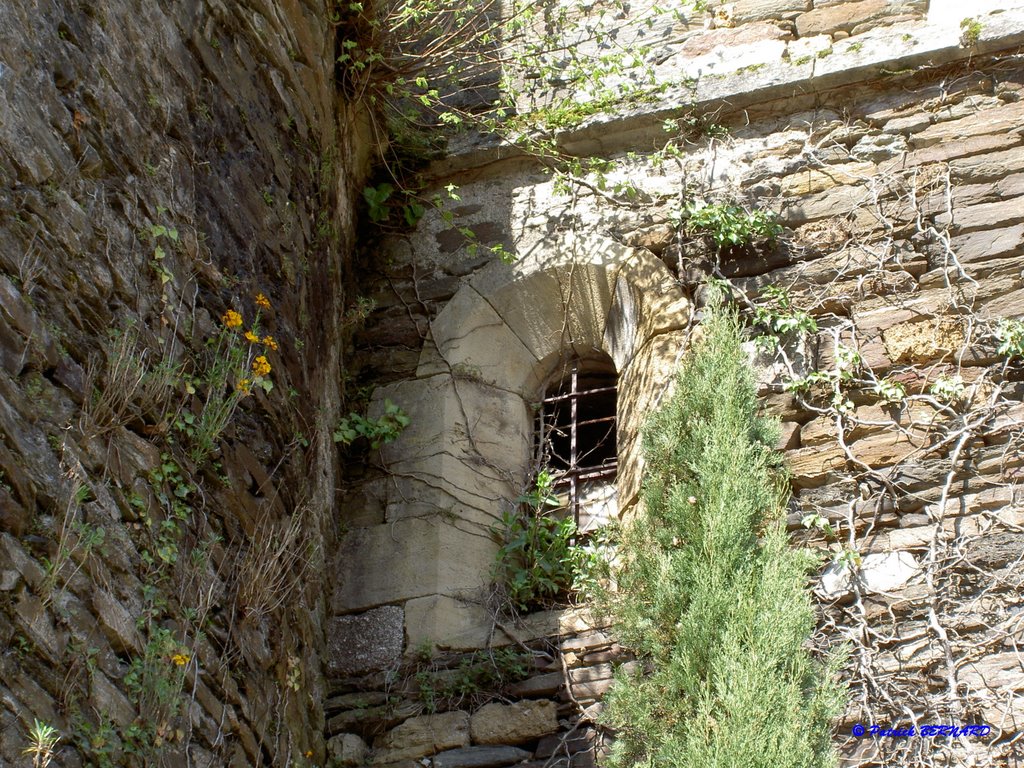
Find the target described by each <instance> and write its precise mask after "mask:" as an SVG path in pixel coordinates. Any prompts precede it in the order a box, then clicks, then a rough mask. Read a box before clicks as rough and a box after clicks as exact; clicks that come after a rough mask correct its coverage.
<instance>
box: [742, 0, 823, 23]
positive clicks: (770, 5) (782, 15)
mask: <svg viewBox="0 0 1024 768" xmlns="http://www.w3.org/2000/svg"><path fill="white" fill-rule="evenodd" d="M730 5H732V13H731V14H730V17H731V19H732V21H733V22H734V23H735V24H737V25H740V24H748V23H750V22H752V21H777V20H781V19H791V18H793V17H795V16H797V15H799V14H801V13H803V12H805V11H809V10H810V9H811V2H810V0H736V2H735V3H731V4H730Z"/></svg>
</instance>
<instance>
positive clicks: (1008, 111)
mask: <svg viewBox="0 0 1024 768" xmlns="http://www.w3.org/2000/svg"><path fill="white" fill-rule="evenodd" d="M981 114H982V112H981V110H979V112H978V114H976V115H972V116H970V117H966V118H963V119H961V120H946V121H943V122H941V123H936V124H935V125H933V126H931V127H929V128H926V129H925V130H923V131H921V132H920V133H916V134H914V137H913V140H912V145H913V146H914V148H918V147H929V146H931V145H933V144H938V143H941V142H944V141H963V140H964V139H966V138H967V137H969V136H975V135H981V134H988V133H1005V132H1007V131H1011V130H1014V129H1017V128H1019V127H1020V124H1021V121H1022V120H1024V102H1015V103H1012V104H1006V105H1003V106H1000V107H996V108H994V109H986V110H984V117H981Z"/></svg>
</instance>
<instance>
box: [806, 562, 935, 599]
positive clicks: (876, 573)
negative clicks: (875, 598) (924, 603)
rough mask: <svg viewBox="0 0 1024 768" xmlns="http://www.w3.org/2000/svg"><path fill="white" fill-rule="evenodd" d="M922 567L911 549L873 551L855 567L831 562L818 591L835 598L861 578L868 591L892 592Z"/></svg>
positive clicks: (862, 585) (848, 590)
mask: <svg viewBox="0 0 1024 768" xmlns="http://www.w3.org/2000/svg"><path fill="white" fill-rule="evenodd" d="M919 568H920V565H919V563H918V562H917V558H915V557H914V556H913V555H912V554H910V553H909V552H888V553H873V554H870V555H867V556H866V557H864V558H863V561H862V562H861V564H860V566H858V567H857V568H855V569H854V568H850V567H849V566H847V565H845V564H841V563H831V564H829V566H828V567H827V568H825V571H824V573H822V575H821V580H820V581H819V583H818V586H817V587H815V591H816V592H817V593H818V594H819V595H821V596H822V597H824V598H825V599H828V600H834V599H836V598H839V597H842V596H844V595H847V594H849V593H850V592H851V591H852V590H853V584H854V580H857V581H859V582H860V585H861V589H862V590H863V591H864V592H865V593H878V592H892V591H893V590H895V589H899V588H900V587H902V586H903V585H904V584H906V583H907V582H908V581H909V580H910V579H911V578H913V577H914V575H915V574H916V573H917V572H918V570H919Z"/></svg>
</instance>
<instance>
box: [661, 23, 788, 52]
mask: <svg viewBox="0 0 1024 768" xmlns="http://www.w3.org/2000/svg"><path fill="white" fill-rule="evenodd" d="M784 37H785V33H784V32H783V31H782V30H781V29H779V28H778V27H777V26H775V25H774V24H768V23H759V24H745V25H743V26H740V27H736V28H734V29H729V28H723V29H715V30H712V31H711V32H708V33H707V34H704V35H698V36H696V37H691V38H690V39H689V40H687V41H686V42H685V43H683V46H682V48H681V49H680V54H681V55H682V56H685V57H688V58H697V57H698V56H704V55H706V54H709V53H711V52H712V51H714V50H715V49H716V48H721V49H723V50H728V49H730V48H734V47H735V46H740V45H746V44H749V43H756V42H760V41H762V40H781V39H782V38H784Z"/></svg>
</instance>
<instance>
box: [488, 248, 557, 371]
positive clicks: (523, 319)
mask: <svg viewBox="0 0 1024 768" xmlns="http://www.w3.org/2000/svg"><path fill="white" fill-rule="evenodd" d="M470 284H471V285H472V286H473V287H474V289H475V290H476V291H477V292H478V293H479V294H480V295H481V296H483V297H484V298H485V299H486V300H487V302H488V304H490V305H491V306H492V307H493V308H494V310H495V312H496V313H497V315H498V316H499V317H500V318H501V319H502V321H503V322H504V323H505V325H506V326H507V327H508V328H509V329H510V330H511V331H512V333H513V334H515V336H516V338H517V339H518V340H519V341H520V342H521V343H522V344H523V345H524V346H525V347H526V348H527V349H528V350H529V351H530V354H531V355H533V356H534V357H535V358H536V359H537V360H544V359H545V358H547V357H548V356H549V355H550V354H551V353H552V352H553V351H555V350H558V349H560V348H561V347H562V345H563V342H564V341H567V339H563V336H564V335H565V325H564V319H565V314H564V311H563V309H562V291H561V288H560V285H559V281H558V278H557V277H555V275H553V274H551V273H549V272H547V271H543V270H542V271H538V272H534V273H532V274H529V275H513V274H509V273H508V272H507V271H505V270H499V269H498V268H497V266H495V267H492V268H491V269H489V270H484V271H482V272H481V273H479V274H478V275H475V276H474V277H473V279H472V280H471V281H470ZM524 373H525V372H524ZM526 381H532V383H533V386H539V385H540V379H539V378H532V379H529V380H524V384H523V386H525V385H526Z"/></svg>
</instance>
